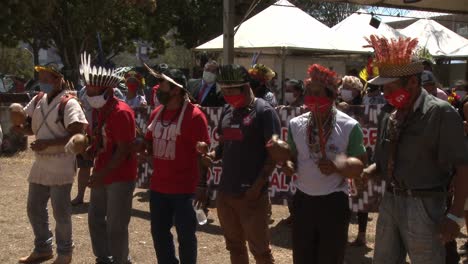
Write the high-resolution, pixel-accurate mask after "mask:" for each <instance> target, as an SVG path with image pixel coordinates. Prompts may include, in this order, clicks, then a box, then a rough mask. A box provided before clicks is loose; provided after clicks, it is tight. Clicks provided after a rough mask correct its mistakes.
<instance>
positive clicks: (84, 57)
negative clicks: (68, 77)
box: [80, 52, 123, 88]
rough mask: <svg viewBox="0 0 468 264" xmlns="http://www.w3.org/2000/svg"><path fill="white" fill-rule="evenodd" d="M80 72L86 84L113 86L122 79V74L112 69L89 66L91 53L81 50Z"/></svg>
mask: <svg viewBox="0 0 468 264" xmlns="http://www.w3.org/2000/svg"><path fill="white" fill-rule="evenodd" d="M80 74H81V75H82V76H83V78H84V81H85V83H86V85H91V86H96V87H102V88H114V87H117V85H118V84H119V83H120V82H121V81H122V80H123V79H122V76H123V75H122V74H121V73H117V72H116V71H115V70H114V69H106V68H104V67H101V66H99V67H98V68H96V66H93V67H91V54H87V53H86V52H83V53H82V54H81V65H80Z"/></svg>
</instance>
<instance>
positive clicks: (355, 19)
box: [331, 11, 402, 52]
mask: <svg viewBox="0 0 468 264" xmlns="http://www.w3.org/2000/svg"><path fill="white" fill-rule="evenodd" d="M371 18H372V16H371V15H369V14H364V13H360V12H359V11H358V12H356V13H354V14H352V15H350V16H349V17H347V18H346V19H345V20H343V21H341V22H340V23H338V24H336V25H335V26H334V27H333V28H332V30H333V31H334V33H335V34H334V35H333V40H332V42H331V44H332V45H333V46H335V47H336V48H338V49H340V50H349V51H357V52H373V49H372V48H364V47H363V46H366V45H368V43H367V41H366V40H365V37H367V38H368V37H369V36H370V35H372V34H375V35H378V36H384V37H386V38H398V37H400V36H402V34H400V33H399V32H398V31H396V30H395V29H393V28H392V27H390V26H389V25H387V24H385V23H383V22H382V23H380V26H379V28H375V27H373V26H371V25H369V22H370V20H371Z"/></svg>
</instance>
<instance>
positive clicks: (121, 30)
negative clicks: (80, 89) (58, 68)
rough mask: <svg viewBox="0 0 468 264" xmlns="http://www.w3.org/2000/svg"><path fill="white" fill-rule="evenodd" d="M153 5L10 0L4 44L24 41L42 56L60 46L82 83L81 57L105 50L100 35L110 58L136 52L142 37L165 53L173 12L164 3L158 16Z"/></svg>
mask: <svg viewBox="0 0 468 264" xmlns="http://www.w3.org/2000/svg"><path fill="white" fill-rule="evenodd" d="M151 2H152V1H124V0H99V1H95V0H67V1H64V0H21V1H20V0H7V3H6V4H5V5H3V6H2V8H5V9H6V10H7V12H6V14H3V12H2V15H1V16H0V30H1V31H0V32H1V33H0V43H3V44H5V45H9V46H15V45H17V43H18V41H24V42H26V43H28V44H30V45H31V46H32V48H33V50H34V52H35V53H36V54H37V51H38V50H39V48H47V47H55V48H57V50H58V53H59V55H60V56H61V58H62V62H63V64H64V67H65V74H66V75H67V76H68V77H69V78H71V79H72V80H76V79H77V78H78V65H79V63H80V61H79V58H80V53H81V52H83V51H88V52H91V53H92V54H94V55H97V53H98V52H99V49H98V41H97V34H98V33H99V34H100V36H101V39H102V49H103V53H104V54H103V55H104V56H105V57H106V58H110V57H112V56H114V55H115V54H118V53H120V52H122V51H135V45H134V41H135V40H140V39H144V40H145V41H148V42H150V44H151V45H152V46H153V47H155V48H156V51H157V52H159V53H163V52H164V49H165V48H166V43H165V40H164V39H163V36H164V34H165V33H166V32H167V31H168V30H169V29H170V28H171V25H170V24H169V23H167V21H166V18H167V17H170V14H169V13H168V12H172V10H170V9H168V8H167V7H166V8H165V4H167V3H168V2H169V1H162V4H160V7H161V8H158V9H157V10H156V11H155V12H152V11H151V10H152V8H148V5H147V3H151ZM36 57H37V56H36ZM96 57H97V56H96ZM36 63H37V61H36Z"/></svg>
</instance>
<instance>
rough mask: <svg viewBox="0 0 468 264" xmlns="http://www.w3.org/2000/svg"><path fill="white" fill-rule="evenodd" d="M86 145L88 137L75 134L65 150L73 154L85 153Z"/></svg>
mask: <svg viewBox="0 0 468 264" xmlns="http://www.w3.org/2000/svg"><path fill="white" fill-rule="evenodd" d="M88 145H89V141H88V137H86V136H85V135H83V134H76V135H74V136H72V137H71V138H70V140H69V141H68V143H67V145H66V146H65V149H66V150H68V151H69V152H71V153H73V154H82V153H84V152H86V149H87V148H88Z"/></svg>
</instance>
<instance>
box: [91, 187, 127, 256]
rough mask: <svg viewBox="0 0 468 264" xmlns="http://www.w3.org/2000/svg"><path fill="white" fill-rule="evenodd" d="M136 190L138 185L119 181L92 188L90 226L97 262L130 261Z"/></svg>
mask: <svg viewBox="0 0 468 264" xmlns="http://www.w3.org/2000/svg"><path fill="white" fill-rule="evenodd" d="M134 189H135V182H117V183H112V184H109V185H105V186H103V187H100V188H92V189H91V198H90V202H89V213H88V224H89V233H90V235H91V244H92V247H93V253H94V255H95V256H96V257H97V262H102V263H115V264H124V263H128V262H129V249H128V224H129V223H130V216H131V211H132V200H133V190H134ZM112 261H113V262H112Z"/></svg>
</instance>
